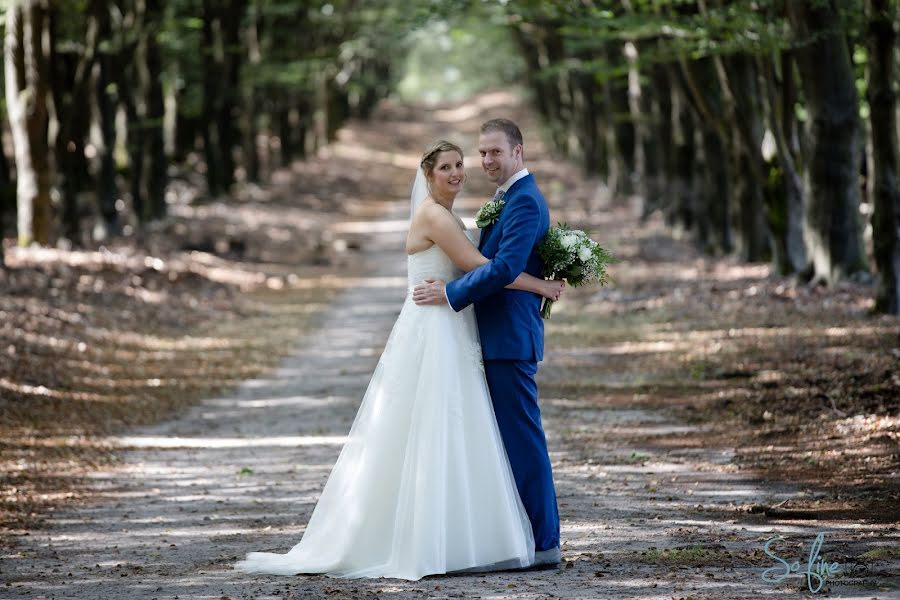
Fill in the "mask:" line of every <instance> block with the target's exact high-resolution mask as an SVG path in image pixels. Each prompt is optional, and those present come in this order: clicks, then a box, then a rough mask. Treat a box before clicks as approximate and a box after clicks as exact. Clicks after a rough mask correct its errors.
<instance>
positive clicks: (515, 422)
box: [484, 360, 559, 551]
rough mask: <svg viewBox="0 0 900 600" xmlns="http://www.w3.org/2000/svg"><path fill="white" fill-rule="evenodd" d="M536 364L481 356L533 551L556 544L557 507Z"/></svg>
mask: <svg viewBox="0 0 900 600" xmlns="http://www.w3.org/2000/svg"><path fill="white" fill-rule="evenodd" d="M537 368H538V365H537V363H536V362H533V361H527V360H485V361H484V372H485V376H486V378H487V383H488V388H489V389H490V391H491V401H492V402H493V404H494V413H495V414H496V416H497V425H498V426H499V428H500V435H501V436H502V437H503V444H504V445H505V446H506V453H507V454H508V455H509V462H510V465H511V466H512V472H513V476H514V477H515V480H516V487H518V489H519V496H520V497H521V498H522V504H524V505H525V512H527V513H528V518H529V519H531V527H532V530H533V532H534V546H535V550H536V551H541V550H549V549H551V548H555V547H557V546H559V509H558V508H557V505H556V490H555V488H554V486H553V473H552V471H551V469H550V457H549V455H548V454H547V440H546V438H545V437H544V429H543V427H542V426H541V410H540V408H539V407H538V403H537V400H538V388H537V383H536V382H535V380H534V376H535V374H536V373H537Z"/></svg>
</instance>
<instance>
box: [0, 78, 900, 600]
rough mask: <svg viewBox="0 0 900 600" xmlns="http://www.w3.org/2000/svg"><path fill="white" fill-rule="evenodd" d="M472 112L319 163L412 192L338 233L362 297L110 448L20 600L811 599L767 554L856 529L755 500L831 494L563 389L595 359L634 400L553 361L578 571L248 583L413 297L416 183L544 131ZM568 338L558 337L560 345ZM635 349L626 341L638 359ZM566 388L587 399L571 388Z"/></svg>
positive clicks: (28, 549)
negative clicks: (494, 124) (177, 412)
mask: <svg viewBox="0 0 900 600" xmlns="http://www.w3.org/2000/svg"><path fill="white" fill-rule="evenodd" d="M469 106H470V107H471V108H473V109H474V110H470V109H469V108H467V107H458V108H454V107H447V108H445V109H443V110H431V111H428V112H427V113H425V114H426V116H427V118H428V120H425V121H423V120H422V115H421V114H413V115H412V116H411V115H410V114H409V113H407V112H404V111H403V110H399V109H398V111H397V112H394V113H383V114H382V115H381V116H380V117H379V118H378V119H376V121H375V123H374V124H369V125H364V126H363V125H359V124H357V125H354V126H352V127H350V128H348V129H347V130H345V132H344V135H343V136H342V139H341V142H339V143H338V144H336V145H335V146H334V147H333V148H332V149H330V150H329V153H328V154H326V155H324V156H323V157H321V158H320V159H317V160H340V161H344V162H345V163H346V166H347V168H363V169H369V170H371V171H372V172H373V176H378V175H379V173H377V172H378V171H380V172H381V173H380V174H381V175H383V174H384V173H385V172H386V171H390V172H391V174H392V177H395V178H396V180H397V185H395V186H394V187H393V188H390V189H389V190H388V188H384V189H381V188H378V186H377V185H374V184H373V189H369V190H368V191H367V192H365V193H366V194H368V195H369V196H368V197H365V196H362V197H361V198H359V201H360V202H361V203H363V204H365V203H366V202H369V203H371V204H372V205H373V206H377V208H376V209H373V210H372V211H371V215H372V216H371V217H366V218H358V219H348V220H345V221H343V222H341V223H338V224H337V225H336V226H335V233H336V235H340V236H344V237H348V238H353V240H354V241H356V242H358V243H359V244H360V246H361V247H362V248H363V249H364V251H365V252H364V253H361V254H359V255H358V260H359V261H364V262H362V263H361V265H359V266H360V268H359V269H354V270H355V271H359V272H362V273H364V275H361V276H359V277H350V278H344V279H328V280H320V281H321V282H322V283H323V284H327V285H339V286H341V287H342V288H345V289H344V290H343V291H341V292H340V293H339V294H338V296H337V297H336V299H335V300H334V301H333V302H332V303H331V304H330V306H328V307H327V308H325V309H324V310H323V311H322V313H321V317H320V318H319V326H318V328H317V329H315V330H314V331H313V332H312V333H310V334H309V335H308V336H306V337H304V338H303V339H298V340H297V341H296V345H295V347H294V348H293V349H291V350H290V352H289V354H288V355H287V356H286V357H285V358H284V359H283V360H282V362H281V364H280V367H279V368H278V369H277V370H276V371H274V372H272V373H270V374H268V375H266V376H263V377H260V378H257V379H253V380H248V381H246V382H244V383H243V384H242V385H241V386H240V387H238V388H237V389H236V390H234V391H233V392H232V393H230V394H227V395H225V396H222V397H217V398H209V399H207V400H205V401H203V402H201V403H199V404H198V405H197V406H195V407H194V408H193V409H191V410H190V411H188V412H187V413H186V414H184V415H182V416H181V417H180V418H178V419H176V420H173V421H169V422H165V423H162V424H159V425H157V426H153V427H147V428H142V429H139V430H136V431H132V432H129V433H128V434H126V435H123V436H121V437H119V438H116V439H114V440H109V441H110V442H112V443H116V444H119V445H120V446H121V447H122V453H121V461H120V462H119V463H118V464H116V465H115V466H114V468H109V469H104V470H102V471H99V472H96V473H94V474H93V475H92V480H93V488H94V490H95V491H96V499H95V500H94V501H92V502H90V503H89V504H88V505H86V506H80V507H69V508H65V509H62V510H59V511H57V512H56V513H55V514H54V515H53V516H52V517H51V518H50V519H49V521H48V524H47V527H46V528H45V529H42V530H40V531H35V532H32V534H31V535H30V536H29V537H28V538H24V540H25V541H23V542H22V544H21V546H20V548H19V550H20V551H21V552H20V554H18V555H17V556H15V557H11V558H8V559H6V560H4V561H3V565H2V581H3V583H2V585H0V598H16V599H18V598H31V599H35V598H84V599H86V598H98V599H103V600H107V599H128V600H143V599H150V598H159V599H163V598H167V599H168V598H182V599H187V598H190V599H224V598H230V599H237V598H255V599H271V598H278V599H285V598H325V597H327V598H364V597H368V598H374V597H389V598H448V597H453V598H457V597H466V598H497V599H499V598H598V599H599V598H642V599H648V600H649V599H654V600H662V599H670V598H687V597H692V598H722V599H729V600H743V599H747V598H756V597H760V596H762V595H764V594H765V595H773V596H780V597H790V598H795V597H798V596H810V593H809V592H808V590H807V588H806V581H805V580H802V579H799V578H789V579H787V580H786V581H785V582H783V583H780V584H772V583H767V582H764V581H762V579H761V577H760V574H761V572H762V570H763V569H764V568H765V567H766V566H774V565H775V564H776V563H775V562H774V561H773V560H772V559H770V558H767V557H765V556H764V554H763V552H762V548H763V545H764V543H765V541H766V540H767V539H769V538H771V537H774V536H776V535H782V536H785V537H787V538H790V543H786V544H785V545H784V546H781V547H780V548H781V552H782V553H783V554H784V555H785V558H787V559H789V560H790V561H793V560H800V561H801V563H803V564H805V561H806V559H807V557H808V553H809V547H810V545H811V544H812V542H813V540H814V538H815V537H816V534H817V533H818V532H819V531H824V532H825V551H826V553H828V551H829V545H830V544H831V543H832V542H833V541H834V540H836V539H837V538H840V537H841V536H842V535H843V534H844V531H842V528H846V524H839V523H831V522H828V521H821V520H820V521H814V522H810V523H806V522H803V521H796V520H792V521H773V520H772V519H767V518H765V517H762V516H760V515H751V514H748V513H746V511H742V510H739V509H738V506H739V505H742V504H746V503H758V504H766V505H771V504H775V503H778V502H781V501H784V500H790V499H792V498H797V497H801V496H805V495H809V494H810V493H812V492H811V491H810V490H804V489H802V488H801V487H790V486H785V485H781V484H779V485H776V484H773V483H771V482H768V481H765V480H761V479H759V478H755V477H753V476H751V475H748V474H746V473H743V472H740V470H739V469H738V468H737V467H736V466H735V464H734V462H733V457H734V450H733V449H729V448H727V447H726V448H722V447H720V446H718V445H706V444H703V443H699V444H697V443H690V444H689V443H684V444H679V443H678V442H677V441H674V442H673V441H672V439H673V438H676V439H677V438H679V437H683V438H684V439H688V438H691V439H698V438H699V439H701V440H702V439H703V436H704V434H705V430H704V426H703V425H702V424H697V423H694V422H688V421H686V420H683V419H679V418H678V417H677V416H674V415H673V414H672V412H671V411H665V410H662V409H660V407H659V406H658V405H657V404H658V403H657V404H646V403H638V402H634V401H632V400H633V396H632V395H631V394H621V395H618V396H617V395H616V394H610V395H607V396H606V397H605V398H606V399H605V401H603V402H597V401H594V400H592V399H591V398H589V397H588V395H586V394H582V393H580V392H579V391H578V389H579V388H578V384H579V382H578V381H569V382H567V383H568V384H571V385H569V387H567V388H566V387H561V386H560V385H559V384H560V382H559V381H554V380H555V379H558V375H555V373H558V372H561V371H562V368H563V367H564V366H566V365H571V362H572V361H573V360H579V359H590V360H593V361H595V363H596V364H595V368H594V369H592V370H591V371H589V374H590V378H591V381H590V382H583V383H584V384H585V385H586V386H587V385H588V383H590V385H596V384H598V382H599V383H601V384H604V385H606V386H607V387H608V388H610V389H614V388H615V387H616V386H617V385H618V384H619V383H620V382H619V380H618V379H617V378H619V377H620V375H621V374H620V373H617V372H616V370H615V369H614V368H612V367H609V366H604V365H603V364H602V362H597V361H598V359H597V358H596V356H595V355H592V354H591V352H592V350H591V349H590V348H584V347H552V346H549V347H548V350H547V360H546V361H545V362H544V363H543V364H542V365H541V372H540V373H541V374H540V377H541V382H542V383H546V384H547V385H546V387H545V388H543V389H546V390H548V391H547V393H545V394H544V395H543V396H542V401H541V402H542V407H543V411H544V424H545V428H546V431H547V435H548V440H549V444H550V451H551V457H552V460H553V466H554V475H555V480H556V483H557V491H558V495H559V504H560V514H561V518H562V540H563V557H564V559H565V561H566V562H565V565H564V567H565V568H563V569H560V570H559V571H556V570H552V571H542V572H533V573H496V574H488V575H478V576H465V577H463V576H460V577H430V578H426V579H424V580H422V581H418V582H406V581H396V580H356V581H345V580H333V579H329V578H326V577H321V576H313V577H309V576H303V577H291V578H280V577H269V576H259V575H245V574H242V573H238V572H235V571H234V570H233V565H234V562H235V561H236V560H238V559H239V558H241V557H243V555H244V554H245V553H246V552H248V551H252V550H275V551H286V550H287V549H289V548H290V547H291V546H292V545H293V544H295V543H296V542H297V541H299V539H300V537H301V535H302V532H303V527H304V526H305V523H306V522H307V520H308V518H309V516H310V513H311V511H312V508H313V506H314V504H315V501H316V499H317V498H318V495H319V493H320V492H321V489H322V486H323V484H324V482H325V480H326V478H327V476H328V473H329V472H330V469H331V467H332V465H333V464H334V461H335V460H336V458H337V456H338V453H339V451H340V448H341V443H342V441H343V439H344V438H343V436H344V435H345V434H346V432H347V431H348V429H349V427H350V424H351V423H352V420H353V418H354V415H355V413H356V409H357V407H358V404H359V401H360V399H361V398H362V396H363V392H364V391H365V388H366V385H367V383H368V380H369V377H370V374H371V373H372V370H373V368H374V367H375V364H376V362H377V360H378V357H379V355H380V353H381V350H382V348H383V346H384V343H385V341H386V339H387V336H388V334H389V332H390V329H391V327H392V325H393V322H394V319H395V318H396V316H397V314H398V312H399V309H400V305H401V303H402V300H403V297H404V293H405V267H406V259H405V256H404V254H403V248H402V244H403V239H404V234H405V229H404V227H405V218H406V210H407V200H406V198H405V197H404V196H403V186H402V183H403V181H405V178H406V177H408V176H409V175H410V174H411V173H412V170H411V168H410V165H414V164H415V158H416V154H417V151H418V148H419V147H420V146H422V145H424V143H425V142H426V141H427V140H429V139H432V138H433V137H436V136H439V135H448V136H449V137H451V139H457V140H461V141H462V142H463V143H464V144H465V146H466V147H467V148H472V147H474V135H475V131H476V129H475V128H476V127H477V124H478V122H479V121H480V120H481V119H482V117H483V116H484V115H486V114H488V113H489V112H491V113H492V114H496V112H498V111H502V112H504V113H506V114H513V115H515V116H516V118H519V119H520V120H521V121H522V122H523V125H524V126H525V127H524V128H525V129H526V132H529V133H530V131H532V130H533V129H532V128H534V127H535V125H534V122H533V116H532V115H530V113H529V112H528V111H526V110H525V109H523V108H522V107H521V106H519V105H518V104H517V103H516V102H514V101H513V99H512V98H511V97H509V96H506V95H504V94H495V95H493V96H491V95H488V96H484V97H481V99H480V104H479V103H476V104H472V105H469ZM376 139H377V140H379V141H378V142H377V143H376V142H375V141H374V140H376ZM385 140H394V141H385ZM394 143H396V145H393V146H390V147H392V148H395V149H396V150H397V154H393V153H389V152H386V151H385V150H384V149H385V148H386V147H388V145H389V144H394ZM537 147H538V144H534V145H532V146H530V148H537ZM531 156H533V157H534V160H533V161H532V160H531V159H530V160H529V165H530V166H533V170H534V171H535V172H536V173H537V174H538V177H539V182H541V181H542V180H541V179H540V176H541V173H548V174H553V176H554V177H556V176H557V175H558V174H559V173H560V172H563V171H565V172H566V173H569V174H570V176H571V177H575V176H574V175H571V170H570V167H567V166H559V165H556V164H555V163H553V161H552V160H551V159H550V158H549V157H548V156H547V155H546V154H543V153H542V151H540V150H537V151H534V153H533V155H531ZM467 164H468V167H469V170H470V181H471V185H470V191H469V194H470V196H468V197H467V198H464V199H461V202H460V208H461V212H462V213H463V214H465V215H471V214H473V211H474V208H475V207H476V206H477V205H478V204H479V202H480V201H479V198H481V197H484V194H485V193H487V192H488V187H489V186H487V185H486V183H485V182H484V181H482V180H483V177H482V176H481V174H480V171H479V168H478V164H477V161H475V160H472V159H469V160H468V162H467ZM557 169H558V170H557ZM376 179H377V177H376ZM555 187H556V186H555V185H551V184H550V183H549V182H548V185H547V188H546V189H545V192H546V193H548V197H549V196H551V195H554V194H558V192H554V191H553V188H555ZM375 188H378V189H375ZM473 188H474V191H471V190H472V189H473ZM617 219H631V220H632V221H633V222H630V223H627V224H625V223H622V222H618V221H617ZM635 223H636V218H635V217H634V216H633V215H632V214H631V213H630V212H628V211H627V210H621V211H618V212H614V213H611V216H610V219H609V220H608V222H607V223H606V225H605V226H604V227H603V228H602V229H603V231H604V232H605V235H608V236H612V237H610V238H608V239H609V240H610V245H611V246H613V247H616V246H617V244H619V243H620V241H621V240H616V239H614V236H617V235H618V236H624V235H628V232H629V231H631V228H632V227H635V226H636V225H635ZM626 225H627V226H626ZM623 243H624V242H623ZM310 281H311V285H316V281H317V280H314V279H311V280H310ZM633 293H634V290H629V289H627V288H626V289H623V290H622V296H621V298H620V299H618V300H617V299H616V296H612V297H610V298H609V300H608V301H609V302H624V301H626V299H627V296H628V294H633ZM560 308H563V306H562V305H561V306H560ZM555 326H556V322H555V321H551V322H550V324H549V325H548V332H552V331H553V328H554V327H555ZM260 335H265V332H260ZM636 339H637V338H634V339H632V340H630V341H632V342H635V343H636ZM627 343H629V339H627V337H626V338H625V339H622V340H620V344H619V347H621V345H622V344H627ZM594 350H596V349H594ZM595 354H596V353H595ZM592 356H594V358H591V357H592ZM644 368H645V369H652V368H653V363H652V362H648V363H645V366H644ZM650 375H652V374H651V373H648V376H650ZM565 389H569V390H572V391H571V393H564V392H563V391H560V390H565ZM661 439H666V440H669V442H668V443H666V444H661V443H659V440H661ZM852 533H853V537H854V539H860V538H864V537H866V536H869V537H878V536H881V535H882V534H883V531H880V530H878V529H877V528H875V527H874V526H872V527H870V526H868V525H864V524H859V525H857V526H855V527H854V528H853V532H852ZM785 548H787V549H785ZM880 581H881V585H882V586H883V585H884V581H883V580H880ZM863 584H864V585H862V586H857V587H853V586H845V587H832V591H831V593H830V597H835V596H840V597H846V598H866V599H869V598H889V597H900V596H898V595H896V591H890V590H889V589H888V588H882V589H881V590H879V589H878V584H877V583H876V581H875V580H874V579H872V578H870V579H867V580H863ZM890 594H894V595H890Z"/></svg>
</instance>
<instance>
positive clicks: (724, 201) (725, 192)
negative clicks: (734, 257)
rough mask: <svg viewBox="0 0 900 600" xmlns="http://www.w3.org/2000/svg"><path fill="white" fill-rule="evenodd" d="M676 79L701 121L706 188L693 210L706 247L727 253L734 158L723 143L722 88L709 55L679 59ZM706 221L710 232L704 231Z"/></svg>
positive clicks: (725, 138)
mask: <svg viewBox="0 0 900 600" xmlns="http://www.w3.org/2000/svg"><path fill="white" fill-rule="evenodd" d="M679 73H680V77H679V83H680V85H681V88H682V90H683V91H684V96H685V97H686V98H687V99H688V100H689V104H690V106H691V108H692V109H693V111H694V113H695V115H696V118H697V120H698V121H699V122H700V123H703V124H704V126H703V128H702V132H701V135H702V138H701V139H702V141H701V143H702V147H703V172H704V173H705V175H706V177H705V178H704V179H703V181H704V186H705V190H704V191H703V193H702V196H701V197H700V198H699V200H700V203H701V206H700V207H698V208H697V210H695V213H694V214H695V215H696V216H697V218H698V222H697V224H698V226H699V227H700V231H699V233H700V235H701V238H706V239H707V244H706V248H705V249H706V250H707V251H709V252H713V253H725V254H728V253H730V252H731V251H732V250H733V248H734V241H733V235H732V229H731V205H732V189H731V186H730V185H729V182H730V181H731V173H733V172H734V170H735V166H736V164H737V162H736V161H735V157H734V153H733V152H731V151H730V150H731V148H729V147H728V146H727V145H726V140H727V139H728V138H727V136H726V135H725V126H724V123H725V112H724V106H723V98H722V90H721V86H720V84H719V79H718V75H717V73H716V71H715V66H714V64H713V60H712V59H711V58H700V59H697V60H691V61H681V63H680V70H679ZM707 223H708V225H709V227H710V229H709V235H708V236H707V235H706V234H705V233H703V228H704V227H706V224H707Z"/></svg>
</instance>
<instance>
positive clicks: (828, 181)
mask: <svg viewBox="0 0 900 600" xmlns="http://www.w3.org/2000/svg"><path fill="white" fill-rule="evenodd" d="M786 6H787V10H788V16H789V19H790V22H791V26H792V28H793V29H794V31H795V33H796V35H797V36H798V37H799V38H800V41H801V42H802V43H803V44H802V45H801V46H800V47H799V48H798V49H797V66H798V68H799V70H800V74H801V80H802V84H803V90H804V95H805V98H806V104H807V108H808V111H809V116H810V124H809V133H810V154H809V165H808V166H809V168H808V170H807V177H808V181H809V184H808V188H809V191H810V194H809V198H808V202H807V203H806V207H805V208H806V210H805V236H804V237H805V239H806V246H807V249H808V251H809V255H810V258H811V259H812V267H813V273H812V274H813V278H814V279H815V281H818V282H823V283H826V284H831V283H834V282H835V281H838V280H840V279H843V278H846V277H849V276H853V275H856V274H859V273H861V272H864V271H865V270H866V265H865V260H864V253H863V247H862V236H861V228H860V222H859V202H860V189H859V170H860V159H861V144H860V131H859V116H858V115H859V106H858V96H857V91H856V82H855V78H854V73H853V65H852V64H851V61H850V50H849V48H848V47H847V40H846V37H845V35H844V32H843V30H842V24H841V18H840V15H839V14H838V9H837V8H836V7H835V6H834V5H833V3H827V4H825V3H821V2H814V1H812V0H802V1H800V0H798V1H797V2H787V3H786ZM822 65H828V66H829V67H828V68H827V69H824V68H822Z"/></svg>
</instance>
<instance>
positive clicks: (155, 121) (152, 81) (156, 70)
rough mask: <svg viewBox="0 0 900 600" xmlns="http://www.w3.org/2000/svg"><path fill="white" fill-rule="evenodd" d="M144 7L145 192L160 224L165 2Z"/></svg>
mask: <svg viewBox="0 0 900 600" xmlns="http://www.w3.org/2000/svg"><path fill="white" fill-rule="evenodd" d="M142 3H143V5H144V7H143V8H144V11H145V12H144V28H145V31H146V34H145V36H144V40H143V43H144V52H143V54H144V59H145V62H144V65H143V66H144V70H145V71H144V72H145V73H146V93H147V96H146V114H145V116H144V127H143V130H144V139H145V140H146V144H147V150H146V159H147V168H146V173H145V177H146V179H145V182H144V186H143V187H144V189H145V190H146V192H145V193H146V197H147V202H148V204H149V208H150V211H149V213H150V218H151V219H154V220H157V219H162V218H163V217H165V216H166V185H167V184H168V174H167V172H166V167H167V161H166V143H165V132H164V131H163V122H164V120H165V114H166V107H165V101H164V100H163V89H162V75H163V64H162V56H161V54H160V49H159V41H158V36H159V31H160V30H161V28H162V26H163V14H162V2H161V1H160V0H142Z"/></svg>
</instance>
